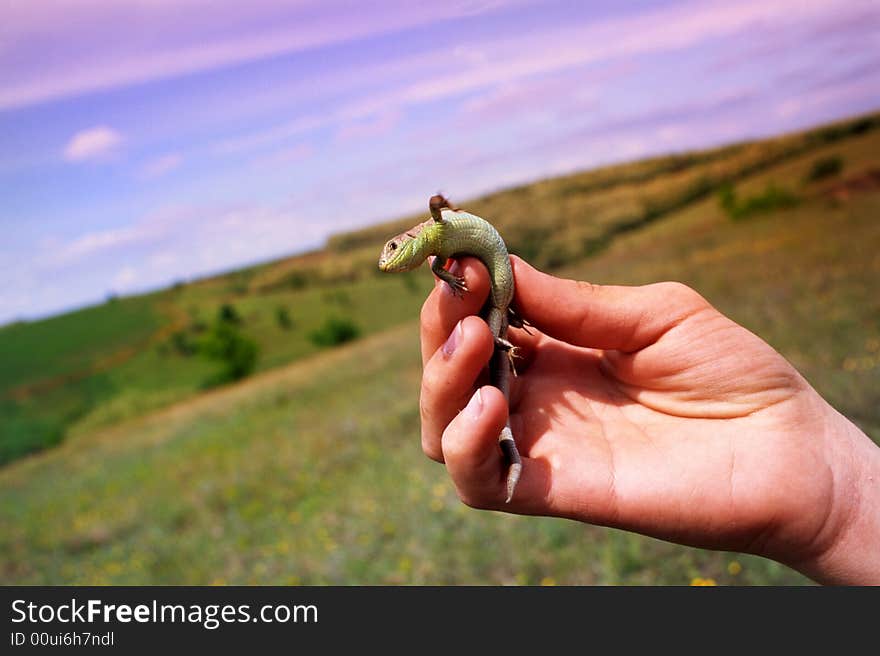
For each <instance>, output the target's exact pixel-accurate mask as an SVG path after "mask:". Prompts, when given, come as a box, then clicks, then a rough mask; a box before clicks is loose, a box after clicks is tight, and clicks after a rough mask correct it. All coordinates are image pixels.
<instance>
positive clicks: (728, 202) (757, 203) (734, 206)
mask: <svg viewBox="0 0 880 656" xmlns="http://www.w3.org/2000/svg"><path fill="white" fill-rule="evenodd" d="M718 200H719V204H720V205H721V208H722V209H723V210H724V211H725V212H727V215H728V216H729V217H730V218H731V219H732V220H734V221H740V220H742V219H746V218H749V217H751V216H753V215H755V214H764V213H767V212H772V211H774V210H780V209H785V208H787V207H792V206H794V205H796V204H797V202H798V198H797V196H795V195H794V194H793V193H791V192H790V191H788V190H786V189H783V188H781V187H777V186H776V185H775V184H773V183H772V182H768V183H767V186H766V187H765V188H764V191H763V192H761V193H759V194H755V195H754V196H748V197H746V198H744V199H743V200H742V201H739V200H737V197H736V192H735V191H734V189H733V187H732V186H729V185H725V186H724V187H722V189H721V191H720V192H719V194H718Z"/></svg>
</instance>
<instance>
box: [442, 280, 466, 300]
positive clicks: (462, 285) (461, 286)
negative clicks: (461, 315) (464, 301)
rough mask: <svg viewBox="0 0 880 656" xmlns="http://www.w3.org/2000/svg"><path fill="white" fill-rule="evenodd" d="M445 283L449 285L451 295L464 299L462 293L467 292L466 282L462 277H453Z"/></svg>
mask: <svg viewBox="0 0 880 656" xmlns="http://www.w3.org/2000/svg"><path fill="white" fill-rule="evenodd" d="M446 283H447V284H448V285H449V289H451V290H452V295H453V296H457V297H458V298H464V293H465V292H466V291H469V290H468V286H467V282H466V281H465V279H464V278H463V277H462V276H455V277H453V278H452V279H451V280H447V281H446Z"/></svg>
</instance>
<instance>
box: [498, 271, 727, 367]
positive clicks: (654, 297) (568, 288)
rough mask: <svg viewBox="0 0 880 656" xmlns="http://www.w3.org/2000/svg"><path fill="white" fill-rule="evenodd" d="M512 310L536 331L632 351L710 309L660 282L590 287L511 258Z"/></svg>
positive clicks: (687, 289) (695, 295) (692, 294)
mask: <svg viewBox="0 0 880 656" xmlns="http://www.w3.org/2000/svg"><path fill="white" fill-rule="evenodd" d="M511 264H512V265H513V272H514V280H515V282H516V296H515V297H514V303H515V305H516V309H517V311H518V312H519V314H521V315H522V316H523V317H524V318H526V319H528V321H529V322H530V323H531V324H533V325H534V326H535V327H536V328H537V329H538V330H540V331H541V332H543V333H546V334H547V335H550V336H551V337H554V338H556V339H559V340H562V341H565V342H568V343H569V344H574V345H576V346H585V347H589V348H598V349H608V350H618V351H624V352H628V353H631V352H634V351H638V350H640V349H643V348H645V347H647V346H649V345H651V344H653V343H654V342H656V341H657V340H658V339H660V337H661V336H662V335H663V334H664V333H665V332H667V331H668V330H670V329H671V328H672V327H673V326H675V325H677V324H679V323H680V322H681V321H683V320H684V319H686V318H687V317H689V316H691V315H693V314H695V313H697V312H699V311H701V310H703V309H706V308H709V307H711V306H710V305H709V303H708V302H707V301H706V300H705V299H704V298H703V297H702V296H700V295H699V294H698V293H697V292H695V291H694V290H693V289H691V288H690V287H688V286H686V285H683V284H681V283H677V282H661V283H655V284H652V285H644V286H642V287H623V286H616V285H594V284H591V283H588V282H582V281H577V280H565V279H563V278H556V277H555V276H551V275H549V274H546V273H543V272H541V271H538V270H537V269H535V268H534V267H532V266H531V265H529V264H528V263H527V262H526V261H525V260H522V259H520V258H518V257H516V256H511Z"/></svg>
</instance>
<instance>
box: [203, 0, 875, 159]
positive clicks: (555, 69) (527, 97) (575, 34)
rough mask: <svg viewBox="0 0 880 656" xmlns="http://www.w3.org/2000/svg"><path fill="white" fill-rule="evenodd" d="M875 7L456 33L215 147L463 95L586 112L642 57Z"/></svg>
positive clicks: (666, 14) (467, 103)
mask: <svg viewBox="0 0 880 656" xmlns="http://www.w3.org/2000/svg"><path fill="white" fill-rule="evenodd" d="M866 6H869V4H868V3H866V2H863V1H862V0H853V1H852V2H849V3H846V4H840V5H838V4H834V5H829V4H828V3H827V2H823V1H821V0H777V1H776V2H773V3H767V2H763V1H754V0H753V1H751V2H740V3H735V4H730V3H726V2H688V3H682V4H677V5H673V6H666V7H660V8H657V9H652V10H647V11H643V12H638V13H632V14H628V15H624V16H622V17H620V16H618V17H611V18H604V19H600V20H592V19H590V18H589V17H587V18H585V19H582V20H580V21H570V22H568V23H566V24H564V25H562V26H560V27H536V28H535V29H534V30H531V31H528V32H525V33H520V34H517V35H516V36H515V37H510V36H506V35H505V36H500V37H494V38H488V39H482V40H480V41H478V42H473V43H467V44H464V42H463V41H462V42H459V41H458V40H457V37H456V36H455V35H454V33H453V34H451V35H449V36H448V37H447V38H445V39H444V40H442V41H438V46H437V47H436V48H435V49H434V50H428V51H426V52H423V53H420V55H419V56H418V57H413V58H411V59H407V60H404V61H403V62H401V61H396V62H395V65H396V66H397V67H398V68H397V71H396V75H397V78H398V79H397V80H396V83H395V86H393V87H391V88H386V89H382V90H381V91H376V92H373V93H372V94H369V95H362V96H360V97H358V98H357V99H356V100H354V101H349V102H347V103H346V102H341V103H339V104H338V105H337V106H336V109H335V110H334V111H330V112H322V113H315V114H309V115H302V116H299V117H296V118H294V119H293V120H290V121H288V122H286V123H280V124H277V125H275V126H269V127H262V128H260V129H259V130H256V131H254V132H251V133H245V134H241V135H238V136H237V137H236V138H234V139H230V140H225V141H223V142H221V143H220V144H218V145H217V146H216V150H217V152H223V153H230V152H239V151H247V150H251V149H257V148H260V147H263V146H265V145H267V144H271V143H276V142H278V141H280V140H284V139H289V138H292V137H301V136H303V135H307V134H309V133H314V132H315V131H317V130H320V129H323V128H328V127H329V128H332V129H335V130H337V134H342V135H344V136H346V137H347V136H349V135H357V134H359V133H365V132H369V130H370V129H373V130H377V129H378V130H379V131H380V132H381V126H382V120H381V117H382V116H383V115H384V116H395V115H396V116H398V117H399V116H402V115H404V114H405V113H406V110H407V109H408V108H410V107H414V106H419V105H424V104H428V103H449V104H450V109H453V108H454V105H453V104H452V101H453V100H457V99H459V98H464V103H463V105H462V109H463V110H464V111H465V112H472V113H473V114H474V119H477V118H480V116H482V117H484V118H488V119H490V120H492V121H494V120H496V119H497V118H498V117H499V115H501V114H503V113H504V112H505V111H506V112H508V113H510V112H518V113H520V114H523V113H524V110H528V112H530V113H532V114H537V113H538V112H539V110H540V109H541V106H542V105H546V104H548V103H552V102H553V101H554V99H555V100H560V99H562V100H564V104H567V105H569V106H571V105H572V104H573V103H572V100H573V99H574V100H575V101H577V102H575V103H574V104H575V105H578V103H580V105H579V106H578V111H582V110H583V108H584V106H586V105H589V103H590V101H592V100H593V99H594V98H595V97H596V96H597V95H598V94H599V92H600V91H601V86H602V83H607V82H608V81H609V80H610V79H611V78H613V77H615V75H612V74H609V72H611V71H613V72H614V73H615V74H616V75H619V76H623V75H625V74H626V73H627V71H632V69H633V68H634V67H635V65H634V63H633V59H634V58H636V57H640V56H653V55H657V54H662V53H665V52H671V51H680V50H684V49H687V48H691V47H695V46H697V45H700V44H707V43H717V42H718V41H720V40H722V39H725V38H731V37H736V36H738V35H752V34H753V33H755V32H756V31H759V30H760V31H762V33H765V36H766V37H767V38H771V39H777V38H778V37H777V36H776V33H777V32H779V30H780V29H781V28H780V27H779V26H786V27H785V29H789V28H790V26H791V25H795V24H797V25H808V26H809V25H816V24H821V23H822V22H824V21H826V20H829V19H830V18H832V17H837V18H839V19H841V20H842V19H843V18H844V17H846V16H851V15H861V12H863V11H864V10H865V7H866ZM661 26H662V27H661ZM768 35H769V36H768ZM586 67H592V68H591V69H590V70H591V73H590V74H589V75H588V76H587V78H586V82H587V84H588V85H589V86H587V87H586V88H578V86H577V85H578V84H583V79H581V80H575V79H573V77H572V76H574V75H576V74H580V75H583V73H584V71H585V70H586ZM552 76H555V77H556V78H557V81H555V82H554V80H553V79H552ZM566 76H569V77H568V78H566ZM355 77H358V76H355ZM548 77H551V79H549V80H548V79H547V78H548ZM513 103H517V104H518V105H517V106H514V105H513ZM386 120H387V119H386ZM350 123H353V125H347V124H350ZM358 124H362V125H360V126H359V125H358ZM367 126H371V128H369V129H368V128H367Z"/></svg>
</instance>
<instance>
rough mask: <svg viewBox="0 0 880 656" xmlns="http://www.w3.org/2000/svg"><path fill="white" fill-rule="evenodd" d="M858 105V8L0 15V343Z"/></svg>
mask: <svg viewBox="0 0 880 656" xmlns="http://www.w3.org/2000/svg"><path fill="white" fill-rule="evenodd" d="M877 108H880V4H878V3H877V2H876V1H875V0H874V1H871V2H867V1H859V0H852V1H843V0H840V1H835V2H829V1H827V0H823V1H818V2H816V1H812V0H771V1H769V2H768V1H767V0H761V1H753V0H741V1H739V2H708V1H695V2H645V1H636V2H615V1H610V0H609V1H605V0H603V1H601V2H589V3H586V2H584V3H573V2H529V1H528V0H511V1H503V0H498V1H493V0H483V1H481V0H461V1H457V2H455V1H453V2H448V1H447V2H407V1H404V0H388V1H385V2H364V1H358V2H325V1H318V0H315V1H312V0H300V1H294V2H282V1H269V0H249V1H248V2H219V1H218V0H140V1H137V2H135V1H134V0H130V1H115V0H112V1H111V0H40V2H24V1H21V2H17V1H15V0H6V1H5V2H2V3H0V198H2V203H0V225H2V234H3V239H2V241H0V276H2V278H3V285H2V286H0V323H2V322H5V321H9V320H12V319H15V318H22V317H28V318H31V317H38V316H43V315H46V314H50V313H54V312H57V311H60V310H64V309H69V308H72V307H76V306H79V305H82V304H85V303H90V302H95V301H100V300H102V299H103V298H104V297H105V296H106V295H107V294H108V293H111V292H113V293H122V294H126V293H131V292H136V291H140V290H146V289H151V288H155V287H158V286H163V285H166V284H170V283H172V282H174V281H177V280H182V279H187V278H190V277H193V276H197V275H200V274H205V273H209V272H215V271H218V270H223V269H228V268H232V267H235V266H238V265H242V264H246V263H251V262H255V261H259V260H264V259H268V258H271V257H277V256H281V255H285V254H289V253H292V252H296V251H300V250H303V249H307V248H311V247H315V246H318V245H320V244H321V243H322V242H323V240H324V238H325V237H326V236H327V235H329V234H331V233H334V232H337V231H340V230H344V229H348V228H353V227H356V226H361V225H365V224H368V223H371V222H375V221H377V220H381V219H387V218H394V217H397V216H401V215H403V214H405V213H411V212H415V211H421V210H423V209H424V208H425V203H426V201H427V198H428V197H429V196H430V195H431V194H432V193H435V192H436V191H438V190H442V191H444V192H446V193H448V194H449V195H450V196H451V197H452V198H455V199H459V200H464V199H467V198H468V197H472V196H474V195H476V194H480V193H483V192H486V191H490V190H493V189H497V188H499V187H502V186H507V185H510V184H515V183H519V182H524V181H528V180H533V179H536V178H540V177H545V176H549V175H555V174H560V173H565V172H570V171H573V170H576V169H582V168H586V167H592V166H596V165H599V164H604V163H608V162H614V161H620V160H627V159H634V158H640V157H643V156H646V155H651V154H657V153H662V152H670V151H675V150H685V149H691V148H695V147H705V146H711V145H715V144H719V143H725V142H729V141H733V140H739V139H743V138H748V137H756V136H762V135H768V134H773V133H777V132H780V131H784V130H792V129H797V128H800V127H805V126H808V125H812V124H814V123H817V122H822V121H827V120H831V119H835V118H839V117H844V116H849V115H852V114H856V113H860V112H865V111H869V110H873V109H877ZM379 246H380V245H377V248H378V247H379ZM377 253H378V251H377Z"/></svg>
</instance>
